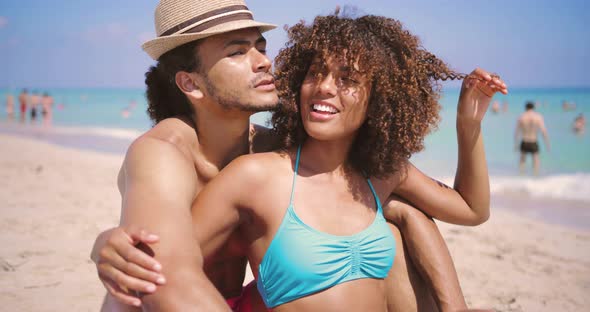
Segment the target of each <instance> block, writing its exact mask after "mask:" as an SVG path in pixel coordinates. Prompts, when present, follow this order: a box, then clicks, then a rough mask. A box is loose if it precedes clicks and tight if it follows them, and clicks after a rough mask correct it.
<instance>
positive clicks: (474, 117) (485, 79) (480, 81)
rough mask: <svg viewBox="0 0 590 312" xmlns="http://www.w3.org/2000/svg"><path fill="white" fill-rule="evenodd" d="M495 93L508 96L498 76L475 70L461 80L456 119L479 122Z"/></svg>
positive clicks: (479, 69)
mask: <svg viewBox="0 0 590 312" xmlns="http://www.w3.org/2000/svg"><path fill="white" fill-rule="evenodd" d="M496 92H500V93H502V94H508V89H507V87H506V84H505V83H504V82H503V81H502V80H501V79H500V76H498V75H496V74H490V73H488V72H487V71H485V70H483V69H481V68H476V69H475V70H474V71H472V72H471V74H469V75H468V76H467V77H465V79H464V80H463V85H462V86H461V95H460V96H459V105H458V107H457V118H459V119H463V120H471V121H476V122H481V121H482V120H483V117H484V116H485V114H486V112H487V110H488V106H489V105H490V102H491V100H492V97H493V96H494V94H495V93H496Z"/></svg>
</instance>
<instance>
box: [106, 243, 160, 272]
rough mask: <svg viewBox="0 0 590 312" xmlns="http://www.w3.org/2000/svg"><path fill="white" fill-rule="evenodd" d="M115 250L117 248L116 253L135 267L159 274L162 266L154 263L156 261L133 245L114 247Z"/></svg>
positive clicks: (156, 262)
mask: <svg viewBox="0 0 590 312" xmlns="http://www.w3.org/2000/svg"><path fill="white" fill-rule="evenodd" d="M115 248H117V253H118V254H119V255H120V256H121V257H123V258H124V259H125V260H126V261H127V262H132V263H135V264H136V265H138V266H140V267H142V268H144V269H146V270H150V271H153V272H155V273H159V272H160V271H161V270H162V265H161V264H160V263H159V262H158V261H156V259H154V258H152V257H151V256H150V255H148V254H146V253H145V252H143V251H142V250H141V249H139V248H137V246H135V245H129V244H122V245H117V246H115Z"/></svg>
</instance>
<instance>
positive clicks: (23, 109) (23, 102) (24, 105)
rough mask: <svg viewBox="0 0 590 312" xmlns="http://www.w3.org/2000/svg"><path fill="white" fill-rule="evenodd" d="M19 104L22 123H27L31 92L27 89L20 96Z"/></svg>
mask: <svg viewBox="0 0 590 312" xmlns="http://www.w3.org/2000/svg"><path fill="white" fill-rule="evenodd" d="M18 103H19V110H20V121H21V122H25V120H26V119H27V109H28V107H29V104H28V103H29V91H28V90H27V89H23V90H22V91H21V92H20V94H19V95H18Z"/></svg>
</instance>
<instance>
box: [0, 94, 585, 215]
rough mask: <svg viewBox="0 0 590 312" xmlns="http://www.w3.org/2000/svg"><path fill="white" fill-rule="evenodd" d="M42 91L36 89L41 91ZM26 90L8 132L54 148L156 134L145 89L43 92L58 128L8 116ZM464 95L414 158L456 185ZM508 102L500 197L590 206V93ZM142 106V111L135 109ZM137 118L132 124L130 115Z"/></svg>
mask: <svg viewBox="0 0 590 312" xmlns="http://www.w3.org/2000/svg"><path fill="white" fill-rule="evenodd" d="M33 90H34V89H33ZM18 91H19V90H12V91H10V90H7V89H4V90H0V99H1V102H0V103H1V105H2V106H0V108H1V109H0V120H1V121H0V133H11V134H18V135H25V136H35V137H37V138H41V139H45V140H48V141H52V142H54V143H57V144H62V145H68V146H70V147H76V148H87V149H94V150H98V151H106V152H113V153H121V154H122V153H124V151H125V149H126V147H127V145H128V144H129V142H131V140H133V139H134V138H135V137H137V136H138V135H139V134H140V133H142V132H143V131H145V130H147V129H149V128H150V127H151V122H150V120H149V118H148V117H147V114H146V112H145V109H146V100H145V97H144V94H143V92H144V91H143V89H141V88H138V89H39V90H37V91H39V92H49V93H50V94H51V95H52V96H53V97H54V99H55V102H56V105H54V107H55V110H54V121H53V125H52V127H51V128H49V129H48V128H47V127H44V126H43V125H42V124H41V122H37V124H31V122H30V120H29V119H28V118H27V120H26V121H25V122H24V123H21V122H20V121H19V117H18V114H17V116H16V120H8V118H7V116H6V112H5V99H6V94H7V93H8V92H11V93H12V94H13V95H15V97H16V96H17V95H18ZM458 95H459V92H458V89H455V88H447V89H445V90H444V95H443V98H442V99H441V105H442V107H443V110H442V121H441V123H440V125H439V127H438V130H437V131H435V132H434V133H432V134H431V135H429V136H428V137H427V139H426V148H425V150H424V151H423V152H421V153H419V154H417V155H415V156H414V157H413V162H414V163H415V164H416V165H417V166H418V168H420V169H421V170H422V171H424V172H425V173H427V174H429V175H431V176H433V177H436V178H438V179H441V180H443V181H445V182H447V183H450V184H452V177H453V176H454V173H455V168H456V159H457V143H456V132H455V111H456V103H457V99H458ZM495 100H498V101H499V102H500V103H503V102H507V103H508V111H507V112H502V113H497V114H494V113H492V112H491V111H490V112H488V114H487V115H486V118H485V120H484V124H483V131H484V140H485V146H486V153H487V160H488V164H489V168H490V176H491V178H490V181H491V189H492V193H493V194H498V195H504V198H506V197H515V198H530V199H539V200H541V201H547V200H549V201H551V200H557V201H560V202H563V201H566V202H568V203H570V204H571V203H573V205H574V206H586V207H590V131H589V130H587V131H586V133H585V134H583V135H576V134H574V133H573V131H572V129H571V128H572V121H573V120H574V118H575V117H576V116H577V115H578V114H580V113H583V114H584V115H585V116H586V118H587V119H588V118H590V88H578V89H557V88H555V89H551V88H546V89H540V88H539V89H512V90H510V94H508V95H505V96H504V95H499V96H496V98H495ZM528 100H531V101H535V102H537V104H538V105H537V106H538V107H537V111H538V112H540V113H542V114H543V116H544V117H545V123H546V126H547V129H548V131H549V137H550V142H551V148H552V149H551V151H550V152H548V151H547V149H546V148H545V146H544V145H543V142H541V143H540V144H541V167H542V168H541V174H540V176H538V177H533V176H531V175H530V160H529V162H528V163H527V169H528V172H527V174H524V175H521V174H520V173H519V171H518V157H519V154H518V153H517V152H516V150H515V148H514V146H515V144H514V128H515V124H516V120H517V118H518V115H519V114H520V113H522V112H523V111H524V104H525V102H526V101H528ZM563 101H568V102H570V103H575V104H576V109H575V110H572V111H563V110H562V102H563ZM132 102H135V103H136V105H135V107H132V108H130V109H129V107H130V103H132ZM126 107H127V108H128V110H129V111H130V114H129V115H128V117H127V118H125V117H124V116H123V114H122V112H123V110H124V109H125V108H126ZM269 116H270V114H269V113H260V114H256V115H254V116H253V117H252V121H253V122H255V123H258V124H265V123H266V120H267V119H268V118H269ZM584 210H588V209H584Z"/></svg>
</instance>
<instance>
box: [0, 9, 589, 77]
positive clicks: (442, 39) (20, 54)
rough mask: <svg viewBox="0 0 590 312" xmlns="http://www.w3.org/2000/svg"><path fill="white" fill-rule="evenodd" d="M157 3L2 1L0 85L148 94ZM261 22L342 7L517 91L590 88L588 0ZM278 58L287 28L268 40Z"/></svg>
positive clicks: (262, 12) (265, 17)
mask: <svg viewBox="0 0 590 312" xmlns="http://www.w3.org/2000/svg"><path fill="white" fill-rule="evenodd" d="M157 2H158V1H156V0H118V1H114V0H100V1H99V0H1V1H0V88H2V87H4V88H5V87H12V88H17V89H18V88H21V87H31V88H39V87H45V88H52V87H142V86H143V74H144V73H145V71H146V69H147V68H148V66H149V65H150V64H152V61H151V59H150V58H149V57H148V56H147V55H146V54H145V53H144V52H143V51H142V50H141V48H140V45H141V43H142V42H143V41H145V40H147V39H150V38H152V37H153V36H155V35H154V30H153V11H154V8H155V6H156V4H157ZM246 2H247V4H248V6H249V8H250V9H251V10H252V11H253V12H254V16H255V18H256V19H257V20H260V21H264V22H270V23H275V24H278V25H279V26H283V25H285V24H288V25H293V24H294V23H296V22H297V21H298V20H300V19H305V20H307V21H311V20H312V19H313V17H314V16H316V15H318V14H327V13H331V12H332V11H333V10H334V8H335V7H336V5H347V4H348V5H354V6H356V7H358V9H359V10H360V11H361V12H364V13H367V14H380V15H386V16H389V17H393V18H397V19H399V20H401V21H402V22H403V23H404V25H405V26H406V27H407V28H408V29H409V30H410V31H412V32H413V33H415V34H417V35H418V36H419V37H420V38H421V39H422V42H423V45H424V46H425V47H426V48H427V49H429V50H430V51H431V52H433V53H434V54H436V55H437V56H439V57H441V58H443V59H444V60H446V61H447V62H448V63H449V64H450V65H451V66H452V67H453V68H455V69H457V70H460V71H463V72H466V71H469V70H471V69H472V68H474V67H476V66H480V67H482V68H485V69H489V70H491V71H495V72H498V73H500V74H501V75H502V77H503V78H504V79H505V80H506V81H507V82H508V83H510V85H511V86H516V87H590V61H589V60H588V58H589V57H590V10H588V9H586V7H587V6H586V5H585V1H583V0H562V1H557V0H537V1H533V0H496V1H483V0H455V1H451V0H440V1H435V0H431V1H426V0H416V1H398V0H364V1H352V0H349V1H333V0H288V1H284V0H272V1H271V0H250V1H248V0H246ZM266 37H267V40H268V42H269V46H268V51H269V54H270V55H271V56H274V55H276V53H277V51H278V49H279V48H280V47H281V46H282V45H283V43H284V42H285V39H286V36H285V32H284V30H283V29H282V27H279V28H277V29H276V30H273V31H271V32H268V33H266Z"/></svg>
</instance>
